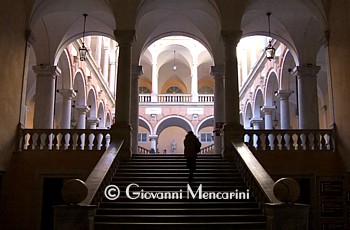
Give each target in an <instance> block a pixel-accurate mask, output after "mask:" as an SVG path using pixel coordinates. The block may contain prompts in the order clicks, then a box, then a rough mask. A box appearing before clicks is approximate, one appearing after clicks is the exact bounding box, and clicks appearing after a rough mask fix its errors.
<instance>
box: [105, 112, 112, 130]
mask: <svg viewBox="0 0 350 230" xmlns="http://www.w3.org/2000/svg"><path fill="white" fill-rule="evenodd" d="M111 126H112V118H111V114H110V113H109V112H107V115H106V128H107V129H110V128H111Z"/></svg>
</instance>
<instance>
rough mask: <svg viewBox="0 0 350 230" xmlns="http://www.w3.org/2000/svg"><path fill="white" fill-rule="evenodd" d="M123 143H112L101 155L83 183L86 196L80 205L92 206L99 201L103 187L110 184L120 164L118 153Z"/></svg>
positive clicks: (121, 141) (119, 141)
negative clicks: (86, 190) (85, 187)
mask: <svg viewBox="0 0 350 230" xmlns="http://www.w3.org/2000/svg"><path fill="white" fill-rule="evenodd" d="M123 143H124V141H123V140H117V141H116V142H112V143H111V144H110V146H109V147H108V148H107V150H106V151H105V153H104V154H103V155H102V157H101V158H100V160H99V161H98V163H97V164H96V166H95V168H94V169H93V170H92V172H91V173H90V175H89V177H88V178H87V179H86V181H85V184H86V186H87V188H88V195H87V197H86V198H85V200H84V201H82V202H81V203H80V204H81V205H93V204H97V203H99V202H100V201H101V199H102V195H103V192H104V189H105V187H106V186H107V185H109V184H110V183H111V181H112V178H113V176H114V173H115V171H116V170H117V168H118V165H119V162H120V159H119V157H118V153H119V150H120V149H121V147H122V145H123Z"/></svg>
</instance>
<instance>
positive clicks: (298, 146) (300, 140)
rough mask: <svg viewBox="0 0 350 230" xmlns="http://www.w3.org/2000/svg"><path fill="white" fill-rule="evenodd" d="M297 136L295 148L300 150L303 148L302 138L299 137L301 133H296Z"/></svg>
mask: <svg viewBox="0 0 350 230" xmlns="http://www.w3.org/2000/svg"><path fill="white" fill-rule="evenodd" d="M297 135H298V138H297V146H296V150H302V149H303V140H302V138H301V135H302V133H298V134H297Z"/></svg>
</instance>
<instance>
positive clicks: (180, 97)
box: [158, 94, 192, 103]
mask: <svg viewBox="0 0 350 230" xmlns="http://www.w3.org/2000/svg"><path fill="white" fill-rule="evenodd" d="M191 100H192V96H191V95H189V94H159V95H158V102H163V103H164V102H165V103H167V102H191Z"/></svg>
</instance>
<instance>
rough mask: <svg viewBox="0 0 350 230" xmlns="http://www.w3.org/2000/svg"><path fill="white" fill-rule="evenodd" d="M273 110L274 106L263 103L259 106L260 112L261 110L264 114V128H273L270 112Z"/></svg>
mask: <svg viewBox="0 0 350 230" xmlns="http://www.w3.org/2000/svg"><path fill="white" fill-rule="evenodd" d="M274 110H276V107H275V106H267V105H265V106H263V107H262V108H261V112H263V113H264V116H265V129H273V123H272V112H273V111H274Z"/></svg>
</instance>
